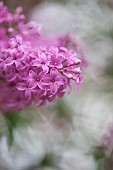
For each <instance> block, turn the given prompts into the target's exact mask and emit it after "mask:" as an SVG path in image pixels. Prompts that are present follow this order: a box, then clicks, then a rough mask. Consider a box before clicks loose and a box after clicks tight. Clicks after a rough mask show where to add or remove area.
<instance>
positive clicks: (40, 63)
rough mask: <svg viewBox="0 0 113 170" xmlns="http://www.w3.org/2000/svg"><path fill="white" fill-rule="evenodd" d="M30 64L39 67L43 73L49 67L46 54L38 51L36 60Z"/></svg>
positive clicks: (46, 71)
mask: <svg viewBox="0 0 113 170" xmlns="http://www.w3.org/2000/svg"><path fill="white" fill-rule="evenodd" d="M32 66H36V67H41V68H42V70H43V72H44V73H48V71H49V67H48V60H47V56H46V54H45V53H43V52H40V51H39V53H38V56H37V58H36V60H34V61H33V62H32Z"/></svg>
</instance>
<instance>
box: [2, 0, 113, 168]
mask: <svg viewBox="0 0 113 170" xmlns="http://www.w3.org/2000/svg"><path fill="white" fill-rule="evenodd" d="M4 3H5V5H7V6H8V7H9V9H10V10H11V11H13V10H14V9H15V8H16V7H17V6H22V7H23V9H24V13H25V14H26V16H27V20H28V21H30V20H33V21H35V22H37V23H39V24H40V25H41V27H42V33H43V34H44V35H49V36H58V35H64V34H66V33H71V34H72V35H73V36H74V37H75V38H76V39H77V40H78V41H79V42H81V43H82V44H83V48H84V51H85V53H86V59H87V61H88V66H87V68H85V69H84V72H83V75H84V82H83V83H82V86H81V92H79V93H78V92H77V89H76V87H75V86H74V85H73V90H72V92H71V94H70V95H67V96H65V97H64V99H62V100H59V101H57V102H56V103H55V104H51V105H48V106H46V107H44V108H43V109H38V108H29V109H26V110H25V111H23V112H21V113H16V114H15V113H12V114H10V115H9V116H7V117H4V116H3V115H0V170H113V152H112V149H113V0H4ZM106 136H107V137H106ZM105 145H109V146H108V147H107V148H106V147H104V146H105Z"/></svg>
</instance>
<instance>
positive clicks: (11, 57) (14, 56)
mask: <svg viewBox="0 0 113 170" xmlns="http://www.w3.org/2000/svg"><path fill="white" fill-rule="evenodd" d="M7 56H8V57H7V59H6V60H5V64H6V65H7V66H10V65H12V64H15V66H16V69H18V70H19V69H24V67H25V66H24V65H22V60H23V58H24V52H23V51H22V52H20V53H18V51H17V49H16V48H12V49H9V51H8V54H7Z"/></svg>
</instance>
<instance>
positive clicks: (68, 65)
mask: <svg viewBox="0 0 113 170" xmlns="http://www.w3.org/2000/svg"><path fill="white" fill-rule="evenodd" d="M0 11H1V13H0V93H1V95H0V109H1V110H2V112H8V111H10V110H22V109H24V108H25V107H28V106H31V105H34V104H35V105H38V106H40V107H41V106H44V105H45V104H46V103H47V102H55V101H56V100H57V98H62V97H63V96H64V94H65V93H66V90H67V89H68V91H70V89H71V82H72V81H74V82H75V83H76V85H77V87H78V90H79V89H80V83H81V81H82V75H81V67H82V57H81V55H80V53H78V51H77V50H76V49H74V50H70V49H69V48H68V47H67V45H66V44H67V43H66V41H67V39H66V37H65V36H64V37H62V38H44V37H43V36H42V35H41V34H40V26H39V25H36V24H34V23H27V24H26V23H25V16H24V15H23V14H22V9H21V8H20V7H19V8H17V9H16V10H15V12H14V14H11V13H10V12H9V11H8V9H7V7H5V6H4V5H3V3H0ZM68 41H70V40H68ZM70 42H71V41H70Z"/></svg>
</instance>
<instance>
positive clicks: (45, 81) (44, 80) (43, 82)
mask: <svg viewBox="0 0 113 170" xmlns="http://www.w3.org/2000/svg"><path fill="white" fill-rule="evenodd" d="M41 83H42V84H44V85H50V84H51V83H52V82H51V78H50V77H49V76H48V77H45V78H42V80H41Z"/></svg>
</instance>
